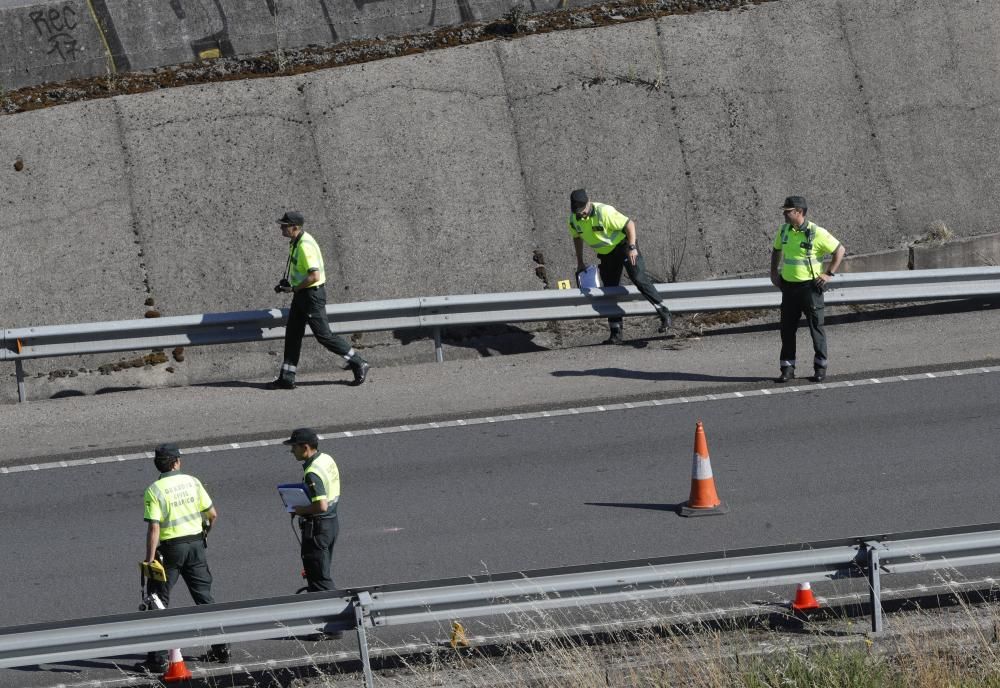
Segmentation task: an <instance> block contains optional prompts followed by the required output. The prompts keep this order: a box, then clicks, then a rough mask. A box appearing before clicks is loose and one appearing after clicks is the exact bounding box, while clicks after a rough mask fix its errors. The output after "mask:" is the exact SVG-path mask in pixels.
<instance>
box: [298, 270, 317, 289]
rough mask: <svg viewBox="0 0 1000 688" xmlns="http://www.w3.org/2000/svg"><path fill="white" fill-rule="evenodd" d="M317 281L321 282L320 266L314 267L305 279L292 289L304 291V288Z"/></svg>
mask: <svg viewBox="0 0 1000 688" xmlns="http://www.w3.org/2000/svg"><path fill="white" fill-rule="evenodd" d="M317 282H319V268H314V269H312V270H310V271H309V273H308V274H307V275H306V278H305V279H304V280H302V281H301V282H300V283H298V284H296V285H295V287H293V288H292V291H302V290H303V289H308V288H309V287H311V286H312V285H314V284H316V283H317Z"/></svg>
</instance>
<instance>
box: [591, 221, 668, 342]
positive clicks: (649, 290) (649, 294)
mask: <svg viewBox="0 0 1000 688" xmlns="http://www.w3.org/2000/svg"><path fill="white" fill-rule="evenodd" d="M597 257H598V259H599V260H600V264H599V265H598V266H597V269H598V272H600V273H601V282H603V283H604V286H606V287H617V286H618V285H620V284H621V281H622V268H624V269H625V272H626V273H627V274H628V278H629V279H630V280H632V284H634V285H635V286H636V288H638V289H639V293H640V294H642V295H643V296H645V297H646V300H647V301H649V302H650V303H651V304H653V306H655V307H656V309H657V310H660V307H661V306H662V304H663V299H662V298H660V294H659V292H658V291H656V287H655V286H653V281H652V280H651V279H649V274H648V273H647V272H646V261H645V259H643V257H642V253H639V254H638V255H637V256H636V259H635V265H632V263H631V261H629V259H628V242H627V241H625V240H623V241H619V242H618V245H617V246H615V248H614V250H613V251H611V252H610V253H605V254H597ZM608 325H610V326H611V329H612V330H620V329H621V328H622V318H621V316H619V317H615V318H608Z"/></svg>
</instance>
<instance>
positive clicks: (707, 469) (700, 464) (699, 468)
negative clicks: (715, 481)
mask: <svg viewBox="0 0 1000 688" xmlns="http://www.w3.org/2000/svg"><path fill="white" fill-rule="evenodd" d="M692 473H693V475H692V477H693V478H694V479H695V480H708V479H709V478H711V477H712V462H711V461H709V460H708V457H707V456H698V455H697V454H695V455H694V470H693V471H692Z"/></svg>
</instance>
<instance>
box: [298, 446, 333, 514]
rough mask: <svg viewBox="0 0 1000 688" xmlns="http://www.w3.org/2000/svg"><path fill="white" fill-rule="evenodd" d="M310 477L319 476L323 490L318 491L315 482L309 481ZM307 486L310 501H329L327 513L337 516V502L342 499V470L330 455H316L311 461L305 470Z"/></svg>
mask: <svg viewBox="0 0 1000 688" xmlns="http://www.w3.org/2000/svg"><path fill="white" fill-rule="evenodd" d="M310 475H315V476H317V477H318V478H319V479H320V481H321V482H322V484H323V489H322V490H320V489H318V486H317V484H316V482H315V481H311V480H310V479H309V476H310ZM304 478H305V484H306V487H307V488H308V489H309V494H310V495H311V499H310V501H312V502H318V501H319V500H321V499H325V500H326V501H327V507H326V513H327V514H335V513H336V512H337V502H338V501H339V499H340V470H339V469H338V468H337V463H336V462H335V461H334V460H333V458H332V457H331V456H330V455H329V454H316V455H315V456H313V458H312V459H311V460H310V461H309V463H308V464H307V465H306V468H305V475H304Z"/></svg>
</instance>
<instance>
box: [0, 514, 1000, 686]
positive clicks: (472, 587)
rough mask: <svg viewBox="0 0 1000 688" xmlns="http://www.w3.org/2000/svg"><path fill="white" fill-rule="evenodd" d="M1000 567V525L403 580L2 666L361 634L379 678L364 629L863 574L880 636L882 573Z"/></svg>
mask: <svg viewBox="0 0 1000 688" xmlns="http://www.w3.org/2000/svg"><path fill="white" fill-rule="evenodd" d="M998 562H1000V524H997V523H991V524H984V525H978V526H969V527H965V528H951V529H947V530H937V531H924V532H921V533H903V534H895V535H880V536H871V537H861V538H849V539H845V540H837V541H826V542H816V543H807V544H804V545H786V546H780V547H767V548H755V549H744V550H730V551H727V552H711V553H705V554H697V555H690V556H675V557H667V558H662V559H651V560H644V561H630V562H617V563H611V564H599V565H590V566H578V567H570V568H562V569H547V570H541V571H527V572H517V573H508V574H500V575H495V576H475V577H468V578H459V579H451V580H444V581H428V582H421V583H400V584H394V585H386V586H376V587H368V588H357V589H351V590H346V591H336V592H330V593H315V594H309V595H307V596H305V597H303V596H302V595H295V596H290V597H280V598H273V599H269V600H254V601H249V602H242V603H229V604H215V605H205V606H202V607H193V608H185V609H174V610H166V611H162V612H154V613H149V612H146V613H141V614H126V615H121V616H113V617H102V618H96V619H81V620H76V621H66V622H58V623H54V624H40V625H34V626H21V627H14V628H4V629H0V668H10V667H20V666H31V665H36V664H41V663H51V662H61V661H69V660H74V659H92V658H97V657H109V656H116V655H120V654H125V653H132V652H141V651H149V650H157V649H162V648H164V647H181V648H183V647H190V646H201V645H209V644H213V643H221V642H230V643H232V642H240V641H250V640H261V639H267V638H282V637H289V636H295V635H304V634H307V633H315V632H320V631H326V632H333V631H344V630H351V629H353V630H355V631H356V632H357V635H358V647H359V655H360V658H361V661H362V664H363V668H364V673H365V681H366V685H368V686H372V685H373V677H372V673H371V664H370V661H369V657H368V638H367V634H366V633H367V629H372V628H376V627H381V626H396V625H403V624H419V623H426V622H433V621H439V620H442V619H461V618H468V617H481V616H510V615H517V614H519V613H529V612H538V611H544V610H550V609H555V608H566V607H587V606H593V605H604V604H611V603H615V602H621V601H629V602H633V601H644V600H654V599H662V598H669V597H681V596H692V595H700V594H705V593H717V592H724V591H733V590H750V589H755V588H760V587H764V586H768V585H783V584H797V583H803V582H806V581H808V582H811V583H812V582H819V581H823V580H834V579H841V578H851V577H862V576H864V577H867V580H868V587H869V590H870V600H871V609H872V632H873V633H875V634H878V633H881V631H882V606H881V576H882V574H883V573H903V572H911V571H926V570H933V569H941V568H958V567H959V566H973V565H981V564H995V563H998Z"/></svg>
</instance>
